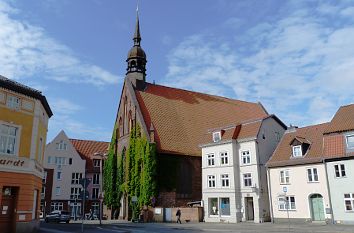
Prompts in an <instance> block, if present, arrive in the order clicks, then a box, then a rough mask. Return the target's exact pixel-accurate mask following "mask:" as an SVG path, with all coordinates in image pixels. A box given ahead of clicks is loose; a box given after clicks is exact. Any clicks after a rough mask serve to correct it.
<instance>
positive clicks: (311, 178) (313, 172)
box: [307, 168, 318, 182]
mask: <svg viewBox="0 0 354 233" xmlns="http://www.w3.org/2000/svg"><path fill="white" fill-rule="evenodd" d="M307 180H308V182H316V181H318V173H317V168H309V169H307Z"/></svg>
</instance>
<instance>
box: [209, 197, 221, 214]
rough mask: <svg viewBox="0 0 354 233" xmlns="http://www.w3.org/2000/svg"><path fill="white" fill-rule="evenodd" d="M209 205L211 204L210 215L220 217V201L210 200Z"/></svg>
mask: <svg viewBox="0 0 354 233" xmlns="http://www.w3.org/2000/svg"><path fill="white" fill-rule="evenodd" d="M208 204H209V215H214V216H215V215H219V209H218V206H219V205H218V199H217V198H215V197H214V198H209V199H208Z"/></svg>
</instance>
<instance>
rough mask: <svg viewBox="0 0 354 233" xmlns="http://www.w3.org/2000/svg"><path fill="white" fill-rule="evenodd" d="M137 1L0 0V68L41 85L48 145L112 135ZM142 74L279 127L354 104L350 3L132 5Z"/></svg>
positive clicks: (182, 0)
mask: <svg viewBox="0 0 354 233" xmlns="http://www.w3.org/2000/svg"><path fill="white" fill-rule="evenodd" d="M136 5H137V1H135V0H129V1H127V0H75V1H72V0H60V1H57V0H0V75H3V76H5V77H7V78H10V79H13V80H16V81H18V82H21V83H23V84H26V85H28V86H31V87H34V88H36V89H38V90H40V91H42V92H43V94H44V95H45V96H46V97H47V99H48V102H49V104H50V106H51V108H52V111H53V113H54V116H53V117H52V118H51V119H50V122H49V130H48V141H50V140H52V139H53V138H54V137H55V136H56V135H57V134H58V133H59V132H60V131H61V130H64V131H65V132H66V133H67V135H68V136H69V137H70V138H78V139H91V140H99V141H110V138H111V134H112V130H113V126H114V121H115V116H116V113H117V108H118V102H119V98H120V93H121V88H122V84H123V81H124V76H125V72H126V61H125V60H126V58H127V53H128V51H129V49H130V48H131V47H132V45H133V41H132V37H133V32H134V27H135V18H136ZM139 17H140V30H141V36H142V42H141V45H142V47H143V49H144V50H145V52H146V54H147V60H148V63H147V81H149V82H155V83H157V84H161V85H167V86H173V87H177V88H183V89H188V90H193V91H198V92H204V93H209V94H213V95H220V96H225V97H228V98H235V99H240V100H246V101H253V102H257V101H259V102H261V103H262V104H263V105H264V107H265V108H266V109H267V111H268V112H269V113H273V114H276V115H277V116H278V117H279V118H280V119H281V120H282V121H283V122H284V123H285V124H287V125H289V124H292V125H297V126H300V127H301V126H306V125H310V124H317V123H322V122H326V121H329V120H330V119H331V118H332V116H333V115H334V113H335V112H336V110H337V109H338V108H339V107H340V106H341V105H347V104H351V103H354V91H353V87H354V0H341V1H339V0H338V1H312V0H306V1H305V0H304V1H301V0H294V1H290V0H289V1H279V0H263V1H259V0H237V1H234V0H193V1H190V0H169V1H166V0H140V1H139Z"/></svg>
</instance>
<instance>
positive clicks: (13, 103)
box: [6, 95, 20, 109]
mask: <svg viewBox="0 0 354 233" xmlns="http://www.w3.org/2000/svg"><path fill="white" fill-rule="evenodd" d="M6 105H7V107H9V108H12V109H19V108H20V98H18V97H16V96H12V95H8V96H7V102H6Z"/></svg>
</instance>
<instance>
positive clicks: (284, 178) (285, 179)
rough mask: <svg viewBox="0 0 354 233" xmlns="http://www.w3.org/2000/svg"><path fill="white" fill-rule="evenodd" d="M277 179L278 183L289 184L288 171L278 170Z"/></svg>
mask: <svg viewBox="0 0 354 233" xmlns="http://www.w3.org/2000/svg"><path fill="white" fill-rule="evenodd" d="M282 174H283V175H282ZM279 179H280V184H290V171H289V170H287V169H286V170H280V171H279Z"/></svg>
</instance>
